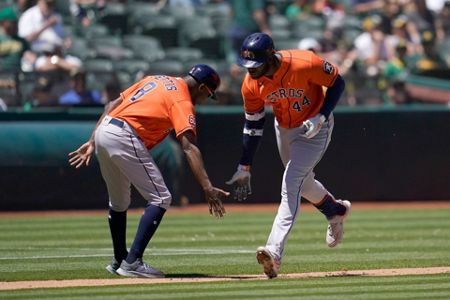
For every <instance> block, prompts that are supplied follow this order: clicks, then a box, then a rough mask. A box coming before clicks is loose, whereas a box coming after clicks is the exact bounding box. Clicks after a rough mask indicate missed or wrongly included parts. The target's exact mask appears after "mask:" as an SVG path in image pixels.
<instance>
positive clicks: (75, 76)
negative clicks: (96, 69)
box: [59, 70, 102, 106]
mask: <svg viewBox="0 0 450 300" xmlns="http://www.w3.org/2000/svg"><path fill="white" fill-rule="evenodd" d="M70 85H71V89H70V90H69V91H67V92H66V93H65V94H63V95H62V96H61V97H59V104H60V105H87V106H91V105H92V106H95V105H102V95H101V92H100V91H97V90H90V89H88V87H87V82H86V72H85V71H83V70H76V71H73V72H72V73H71V80H70Z"/></svg>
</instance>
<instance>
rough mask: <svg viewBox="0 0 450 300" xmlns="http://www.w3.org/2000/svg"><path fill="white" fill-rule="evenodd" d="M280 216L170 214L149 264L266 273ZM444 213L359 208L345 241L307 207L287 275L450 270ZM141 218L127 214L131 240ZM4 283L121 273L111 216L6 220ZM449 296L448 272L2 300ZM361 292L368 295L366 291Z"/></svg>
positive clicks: (1, 257)
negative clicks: (264, 248) (264, 254)
mask: <svg viewBox="0 0 450 300" xmlns="http://www.w3.org/2000/svg"><path fill="white" fill-rule="evenodd" d="M274 215H275V211H274V212H273V213H229V214H227V215H226V217H225V218H224V219H222V220H216V219H214V218H212V217H210V216H209V215H207V214H170V213H169V214H167V215H166V217H165V219H164V220H163V222H162V224H161V226H160V228H159V230H158V232H157V233H156V235H155V237H154V238H153V240H152V241H151V243H150V244H149V247H148V248H147V251H146V253H145V257H144V259H145V261H146V262H148V263H150V264H151V265H154V266H155V267H157V268H160V269H161V270H162V271H164V272H165V273H166V274H167V276H168V277H185V276H213V275H238V274H260V273H261V267H260V266H259V265H258V264H257V263H256V259H255V254H254V250H255V249H256V247H257V246H260V245H264V244H265V241H266V239H267V236H268V234H269V232H270V228H271V226H272V221H273V218H274ZM449 216H450V213H449V211H448V210H445V209H435V210H433V209H427V210H417V209H416V210H392V211H390V210H372V211H370V210H357V209H355V210H353V212H352V215H351V217H350V218H349V220H348V222H347V223H346V236H345V241H344V243H343V244H342V245H340V246H338V247H337V248H335V249H329V248H328V247H327V246H326V244H325V241H324V239H325V230H326V221H325V220H324V218H323V217H322V216H321V215H320V214H319V213H317V212H309V211H305V212H302V213H301V215H300V217H299V218H298V220H297V224H296V226H295V227H294V230H293V231H292V232H291V235H290V238H289V242H288V244H287V248H286V253H285V258H284V260H283V265H282V269H281V271H282V273H294V272H295V273H299V272H315V271H339V270H355V269H380V268H407V267H433V266H450V250H449V249H450V238H449V237H450V218H449ZM138 218H139V216H136V215H132V216H130V217H129V222H128V224H129V226H128V228H129V230H128V244H130V243H131V241H132V237H133V236H134V233H135V230H136V226H137V222H138ZM0 228H1V229H2V230H1V231H0V281H19V280H46V279H82V278H116V277H114V276H113V275H109V273H107V272H106V271H105V270H104V267H105V266H106V265H107V264H108V263H109V261H110V258H111V256H112V250H111V241H110V236H109V229H108V226H107V219H106V212H105V215H104V216H67V217H54V216H53V217H51V216H47V217H17V218H11V217H6V218H2V219H0ZM149 295H151V299H212V298H214V299H263V298H276V299H299V298H303V299H450V274H439V275H417V276H401V277H329V278H308V279H295V280H294V279H276V280H270V281H269V280H267V281H266V280H263V281H261V280H259V281H252V280H242V281H233V282H215V283H171V284H160V285H137V286H113V287H95V288H94V287H90V288H60V289H36V290H18V291H0V299H88V298H89V299H150V296H149ZM363 296H364V297H363Z"/></svg>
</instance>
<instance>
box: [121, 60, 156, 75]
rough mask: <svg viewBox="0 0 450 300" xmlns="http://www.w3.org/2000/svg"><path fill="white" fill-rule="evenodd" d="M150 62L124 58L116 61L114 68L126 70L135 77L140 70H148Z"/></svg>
mask: <svg viewBox="0 0 450 300" xmlns="http://www.w3.org/2000/svg"><path fill="white" fill-rule="evenodd" d="M149 67H150V63H148V62H146V61H142V60H141V59H123V60H118V61H115V62H114V69H115V70H116V71H120V72H126V73H128V74H129V75H130V76H131V77H133V78H134V77H135V76H136V74H137V73H138V72H147V70H148V69H149Z"/></svg>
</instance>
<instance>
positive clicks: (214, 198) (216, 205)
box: [205, 186, 230, 218]
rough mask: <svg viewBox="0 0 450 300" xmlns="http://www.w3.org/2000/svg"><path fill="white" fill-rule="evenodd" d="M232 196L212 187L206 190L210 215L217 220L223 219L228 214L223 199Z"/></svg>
mask: <svg viewBox="0 0 450 300" xmlns="http://www.w3.org/2000/svg"><path fill="white" fill-rule="evenodd" d="M229 195H230V193H229V192H225V191H224V190H221V189H219V188H216V187H213V186H212V187H211V188H209V189H206V190H205V198H206V201H207V202H208V207H209V213H210V214H211V215H213V216H215V217H216V218H222V217H223V215H224V214H225V213H226V211H225V207H224V206H223V203H222V198H225V197H228V196H229Z"/></svg>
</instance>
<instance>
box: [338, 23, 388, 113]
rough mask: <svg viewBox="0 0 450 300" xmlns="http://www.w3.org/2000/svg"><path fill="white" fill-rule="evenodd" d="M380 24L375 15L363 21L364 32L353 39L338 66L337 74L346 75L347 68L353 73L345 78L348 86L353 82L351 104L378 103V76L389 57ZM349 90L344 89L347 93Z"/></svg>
mask: <svg viewBox="0 0 450 300" xmlns="http://www.w3.org/2000/svg"><path fill="white" fill-rule="evenodd" d="M380 24H381V19H380V17H379V16H377V15H373V16H370V17H367V18H365V19H364V20H363V29H364V32H363V33H361V34H360V35H359V36H358V37H357V38H356V39H355V41H354V43H353V48H352V49H351V50H350V51H349V52H348V54H347V55H346V57H345V58H344V60H343V63H342V64H341V65H340V67H339V70H340V72H341V74H347V73H349V71H350V70H352V71H354V72H356V74H354V77H353V79H349V80H348V82H349V86H352V85H353V84H354V86H355V87H356V90H355V93H354V95H348V100H349V104H350V103H351V105H354V104H357V103H365V104H374V105H378V104H380V102H381V94H380V91H379V89H378V86H377V84H378V77H379V75H380V72H381V70H382V67H383V65H384V63H385V62H386V61H387V60H388V59H389V57H388V52H387V45H386V40H385V35H384V34H383V32H382V31H381V30H380ZM352 75H353V74H352ZM346 79H347V78H346ZM351 91H352V89H347V92H349V93H351Z"/></svg>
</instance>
